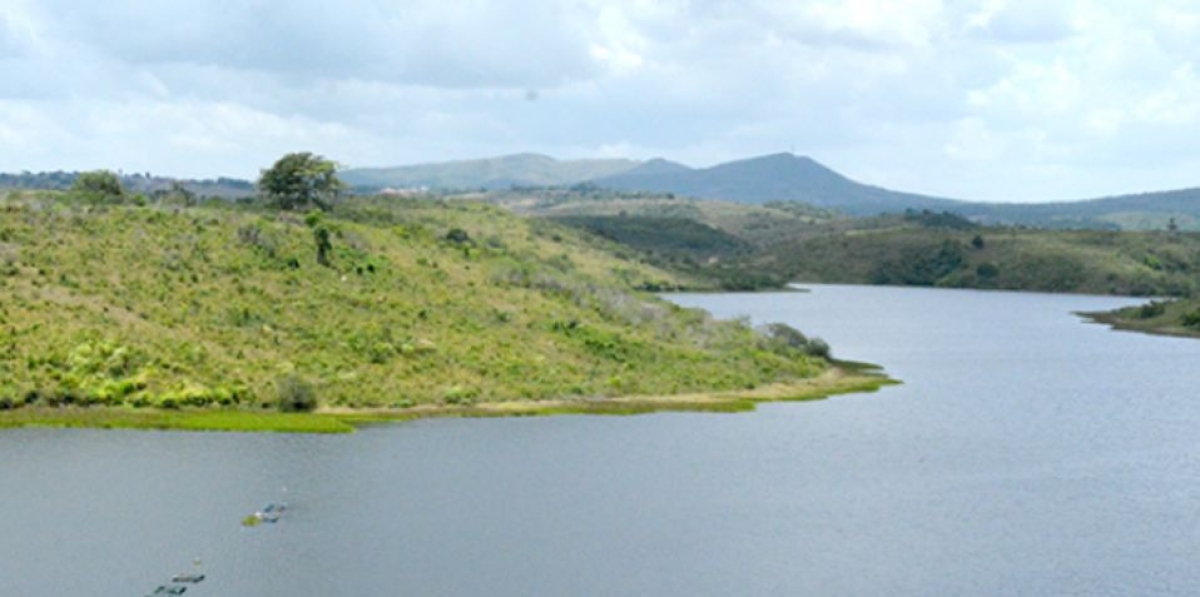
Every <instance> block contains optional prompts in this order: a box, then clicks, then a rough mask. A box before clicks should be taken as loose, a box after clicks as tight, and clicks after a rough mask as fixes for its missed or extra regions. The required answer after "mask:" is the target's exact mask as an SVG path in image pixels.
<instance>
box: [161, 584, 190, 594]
mask: <svg viewBox="0 0 1200 597" xmlns="http://www.w3.org/2000/svg"><path fill="white" fill-rule="evenodd" d="M186 592H187V587H185V586H183V585H158V588H157V589H154V594H155V595H182V594H184V593H186Z"/></svg>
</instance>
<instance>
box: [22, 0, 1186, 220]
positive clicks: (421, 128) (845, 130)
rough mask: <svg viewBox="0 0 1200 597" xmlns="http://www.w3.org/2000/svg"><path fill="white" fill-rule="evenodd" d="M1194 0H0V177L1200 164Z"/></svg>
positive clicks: (1121, 177) (874, 178)
mask: <svg viewBox="0 0 1200 597" xmlns="http://www.w3.org/2000/svg"><path fill="white" fill-rule="evenodd" d="M1197 60H1200V2H1196V1H1195V0H1162V1H1118V0H1061V1H1060V0H940V1H939V0H893V1H884V0H841V1H826V0H812V1H808V0H793V1H788V0H739V1H736V2H734V1H691V2H689V1H682V0H580V1H575V0H561V1H550V0H512V1H508V0H505V1H485V0H455V1H450V2H447V1H445V0H399V1H384V0H339V1H338V2H330V1H328V0H320V1H315V0H288V1H280V2H276V1H271V0H236V1H235V0H172V1H170V2H164V1H162V0H153V1H143V0H106V1H105V2H89V1H84V0H0V171H4V172H19V171H22V170H29V171H41V170H83V169H93V168H108V169H113V170H121V171H124V172H151V173H154V174H160V175H167V176H178V177H196V178H212V177H217V176H233V177H240V178H250V179H253V178H255V177H257V175H258V173H259V171H260V170H261V169H262V168H266V167H269V166H270V165H271V163H272V162H274V160H276V159H277V158H278V157H280V156H281V155H283V154H284V153H287V152H291V151H302V150H303V151H312V152H315V153H318V154H320V155H323V156H326V157H328V158H330V159H333V160H336V161H337V162H339V163H340V164H343V165H344V166H347V167H359V166H392V165H401V164H410V163H422V162H437V161H444V160H454V159H468V158H481V157H492V156H497V155H504V154H510V153H521V152H538V153H544V154H547V155H551V156H554V157H558V158H597V157H628V158H635V159H649V158H653V157H665V158H667V159H671V160H675V161H679V162H682V163H685V164H688V165H691V166H695V167H704V166H710V165H713V164H717V163H720V162H724V161H728V160H733V159H740V158H746V157H751V156H756V155H762V154H769V153H778V152H787V151H790V152H793V153H796V154H798V155H807V156H810V157H812V158H814V159H816V160H817V161H819V162H821V163H823V164H825V165H827V166H829V167H831V168H834V169H835V170H838V171H839V172H841V173H843V174H845V175H847V176H849V177H851V178H853V179H855V180H858V181H861V182H865V183H869V184H874V185H878V186H883V187H887V188H892V189H896V190H902V191H910V192H919V193H927V194H933V195H940V196H947V197H954V198H962V199H974V200H989V201H1046V200H1063V199H1079V198H1089V197H1098V196H1105V195H1114V194H1121V193H1128V192H1142V191H1153V190H1165V189H1174V188H1184V187H1195V186H1200V144H1197V142H1196V140H1197V138H1198V133H1200V76H1198V75H1197V72H1196V69H1197V67H1196V64H1195V62H1196V61H1197Z"/></svg>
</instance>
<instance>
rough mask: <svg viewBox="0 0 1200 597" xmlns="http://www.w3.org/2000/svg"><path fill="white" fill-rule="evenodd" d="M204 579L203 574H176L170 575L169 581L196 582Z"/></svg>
mask: <svg viewBox="0 0 1200 597" xmlns="http://www.w3.org/2000/svg"><path fill="white" fill-rule="evenodd" d="M203 580H204V575H203V574H176V575H175V576H173V577H171V582H186V583H191V584H196V583H198V582H201V581H203Z"/></svg>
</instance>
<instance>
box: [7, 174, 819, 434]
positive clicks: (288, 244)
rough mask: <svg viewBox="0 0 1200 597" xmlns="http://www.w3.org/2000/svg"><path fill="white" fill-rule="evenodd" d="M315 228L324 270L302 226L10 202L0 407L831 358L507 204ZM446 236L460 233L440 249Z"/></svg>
mask: <svg viewBox="0 0 1200 597" xmlns="http://www.w3.org/2000/svg"><path fill="white" fill-rule="evenodd" d="M319 225H324V226H327V227H329V228H330V229H331V230H333V251H332V262H331V266H330V267H324V266H321V265H319V264H318V263H317V261H316V254H315V249H314V247H315V244H314V240H313V239H314V235H313V231H312V229H311V228H310V226H309V225H308V224H306V222H305V221H304V219H303V218H302V217H301V216H299V215H296V214H274V213H267V212H261V213H260V212H251V211H238V210H234V209H231V208H211V207H210V208H195V209H187V210H163V209H158V208H153V207H145V208H138V207H105V208H92V209H88V208H83V207H79V206H76V205H72V204H71V203H70V202H68V201H65V200H62V199H56V198H45V197H43V198H36V197H34V198H29V197H16V198H10V199H9V200H7V202H5V203H3V204H0V406H3V405H4V404H6V403H11V404H15V405H22V404H27V403H28V404H29V405H30V406H38V407H46V406H57V405H62V404H74V405H80V404H105V405H117V406H121V405H124V406H130V405H140V406H162V405H166V406H171V405H178V406H183V407H185V408H188V407H204V406H212V405H216V404H224V405H230V406H234V405H240V406H243V407H245V406H252V407H257V406H264V407H265V406H269V405H272V403H273V402H274V401H275V400H276V395H277V393H276V389H277V388H276V386H277V384H278V383H279V382H280V380H282V379H285V378H287V377H289V376H296V377H299V378H300V379H302V380H304V381H305V382H307V383H309V384H311V385H312V386H313V387H314V389H315V391H316V394H317V395H318V396H319V397H320V400H321V402H322V403H323V404H324V405H326V406H329V407H354V408H358V407H412V406H420V405H436V406H438V407H447V408H460V407H467V406H470V405H473V404H479V403H486V402H512V401H525V400H535V401H545V400H564V399H565V400H572V399H575V398H577V399H584V398H587V399H591V398H595V397H614V396H626V395H660V396H661V395H673V394H681V393H689V392H721V391H732V390H744V389H746V388H753V387H759V386H763V385H767V384H772V383H777V382H786V381H789V380H799V379H806V378H811V377H813V376H816V375H818V374H821V373H822V372H824V371H826V370H828V367H829V366H828V364H827V363H826V362H825V361H823V360H819V359H815V358H812V357H807V356H804V355H802V354H799V353H789V352H786V351H784V350H782V349H780V348H778V347H776V348H775V349H769V348H768V347H767V346H766V345H765V344H764V343H763V342H762V341H761V339H759V338H758V337H757V336H756V335H755V334H753V333H752V332H751V331H750V330H748V329H746V328H745V327H743V326H741V325H739V324H737V323H733V322H717V321H714V320H712V319H711V318H710V317H708V316H707V315H705V314H703V313H701V312H698V311H694V310H686V309H681V308H677V307H675V306H673V305H670V304H667V303H665V302H663V301H661V300H659V299H657V298H655V297H653V296H649V295H644V294H639V293H635V292H633V291H630V290H628V289H629V288H631V287H636V286H644V285H645V286H654V285H658V286H678V285H680V284H682V283H685V282H686V281H682V280H679V279H675V278H673V277H672V276H671V275H670V274H666V273H664V272H662V271H659V270H655V269H653V268H650V267H647V266H644V265H641V264H638V263H636V262H632V261H620V260H617V259H614V258H613V257H611V256H610V255H609V254H607V253H605V252H604V251H603V250H602V249H601V248H598V247H597V246H594V243H595V242H597V241H595V240H594V239H587V238H585V237H584V235H582V234H581V233H578V232H575V231H572V230H569V229H567V228H564V227H559V226H555V225H553V224H550V223H547V222H541V221H530V220H522V219H519V218H516V217H514V216H511V215H509V214H508V213H507V212H505V211H503V210H501V209H499V208H495V207H490V206H487V205H484V204H478V203H464V202H453V203H440V202H430V201H415V200H408V201H400V202H396V201H392V202H389V203H386V204H385V203H382V202H374V203H370V204H363V205H359V206H358V207H356V208H353V209H343V210H341V211H340V212H339V213H336V214H334V215H333V216H327V217H326V219H325V221H324V222H323V223H321V224H319ZM454 228H460V229H462V230H465V231H467V232H468V234H469V235H470V237H471V239H472V241H471V242H470V243H466V244H457V243H454V242H451V241H448V240H446V238H445V237H446V233H447V232H448V231H449V230H451V229H454ZM13 412H20V411H13ZM131 412H132V411H131ZM7 420H9V421H10V424H11V420H12V416H11V415H10V416H9V419H7ZM0 424H4V423H3V422H2V421H0ZM104 424H113V425H118V426H120V425H123V424H124V423H121V422H116V423H114V422H112V421H109V422H108V423H101V425H104ZM133 424H134V425H135V426H164V425H165V426H172V425H171V424H170V422H169V421H168V422H166V423H163V422H156V423H152V424H148V425H138V424H136V423H133ZM248 425H250V426H251V427H253V426H259V427H271V426H272V425H271V423H270V422H262V421H259V422H253V423H249V424H248ZM211 426H213V427H231V426H232V427H236V426H237V425H233V424H226V425H222V424H213V425H211Z"/></svg>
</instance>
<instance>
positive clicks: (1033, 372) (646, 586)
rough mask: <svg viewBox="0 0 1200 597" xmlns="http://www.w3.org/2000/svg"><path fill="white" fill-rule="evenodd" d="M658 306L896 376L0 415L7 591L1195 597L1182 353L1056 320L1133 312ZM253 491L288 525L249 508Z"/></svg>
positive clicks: (945, 296) (1191, 405) (815, 295)
mask: <svg viewBox="0 0 1200 597" xmlns="http://www.w3.org/2000/svg"><path fill="white" fill-rule="evenodd" d="M673 298H674V299H675V300H677V301H678V302H680V303H683V304H687V305H701V306H705V307H706V308H709V309H711V310H713V311H715V312H717V313H720V314H723V315H727V316H734V315H750V316H751V317H753V318H754V319H755V320H756V321H762V322H765V321H774V320H782V321H787V322H789V323H792V324H795V325H797V326H798V327H800V328H801V329H802V330H804V331H805V332H808V333H811V334H815V335H819V336H822V337H824V338H825V339H827V340H829V341H830V342H831V344H832V345H833V346H834V349H835V352H836V353H837V354H838V355H839V356H842V357H846V358H853V359H861V360H868V361H874V362H878V363H882V364H884V365H886V366H887V368H888V370H889V372H890V373H892V374H893V375H895V376H897V377H899V378H901V379H903V380H904V381H905V382H906V383H905V385H904V386H901V387H896V388H889V389H886V390H884V391H883V392H881V393H878V394H873V395H861V396H846V397H840V398H837V399H834V400H829V401H825V402H820V403H809V404H781V405H771V406H766V407H763V408H761V409H760V410H759V411H758V412H756V413H751V414H740V415H707V414H657V415H646V416H638V417H553V418H541V419H509V420H446V421H426V422H419V423H409V424H403V425H397V426H386V427H374V428H370V429H366V430H363V431H361V432H360V433H358V434H355V435H352V436H338V437H328V436H306V435H272V434H262V435H239V434H190V433H161V432H139V431H93V430H38V429H25V430H16V431H6V432H3V433H0V595H4V596H10V595H12V596H26V595H28V596H31V597H32V596H35V595H37V596H41V595H48V594H54V595H68V594H70V595H101V596H103V595H112V596H114V597H116V596H124V595H142V594H145V593H147V592H149V591H151V590H153V588H154V587H155V586H157V585H158V584H161V583H163V582H164V581H166V580H168V579H169V578H170V577H171V575H173V574H176V573H180V572H193V571H196V570H200V571H202V572H204V573H205V574H207V576H208V577H207V579H206V580H205V581H204V583H202V584H200V585H197V586H195V587H192V588H191V589H190V590H189V592H188V595H189V596H191V595H195V596H196V597H203V596H205V595H213V596H223V595H254V596H262V597H268V596H284V595H287V596H295V595H313V596H323V595H349V594H388V595H405V594H413V595H447V596H451V595H453V596H459V595H462V596H475V595H514V596H515V595H613V596H618V595H621V596H624V595H688V596H696V595H772V594H837V595H880V594H887V595H931V594H988V595H998V594H999V595H1003V594H1011V595H1050V594H1054V595H1057V594H1071V593H1077V594H1110V595H1130V594H1137V595H1154V594H1163V595H1166V594H1174V595H1189V594H1196V593H1198V592H1200V569H1198V568H1197V567H1195V566H1194V561H1193V560H1194V557H1195V554H1197V553H1200V508H1197V506H1198V505H1200V439H1198V438H1200V435H1198V434H1196V433H1195V430H1196V429H1197V428H1200V406H1197V404H1196V401H1195V400H1194V397H1195V395H1196V394H1195V388H1197V387H1200V371H1197V370H1196V369H1195V367H1194V363H1197V362H1200V342H1195V341H1189V340H1179V339H1171V338H1155V337H1150V336H1142V335H1137V334H1128V333H1117V332H1111V331H1109V330H1107V329H1105V328H1103V327H1100V326H1095V325H1087V324H1083V323H1081V322H1080V321H1079V320H1078V319H1077V318H1076V317H1074V316H1072V315H1070V312H1071V311H1074V310H1092V309H1102V308H1109V307H1112V306H1115V305H1118V304H1125V303H1127V302H1128V301H1122V300H1114V299H1105V298H1093V297H1078V296H1049V295H1035V294H1020V293H978V292H954V291H935V290H913V289H887V288H851V287H824V286H821V287H815V288H814V291H813V292H812V293H807V294H799V293H781V294H754V295H718V296H703V295H683V296H677V297H673ZM285 488H286V490H285ZM271 501H287V502H288V503H289V505H290V509H289V511H288V514H287V516H286V517H284V518H283V519H281V520H280V522H279V523H278V524H275V525H259V526H257V527H253V528H247V527H243V526H242V525H241V520H242V518H244V517H245V515H246V514H247V513H248V512H253V511H254V510H255V509H256V508H261V507H262V506H263V504H265V503H267V502H271ZM196 559H199V561H200V566H199V567H197V566H195V565H194V564H193V562H194V560H196Z"/></svg>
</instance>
